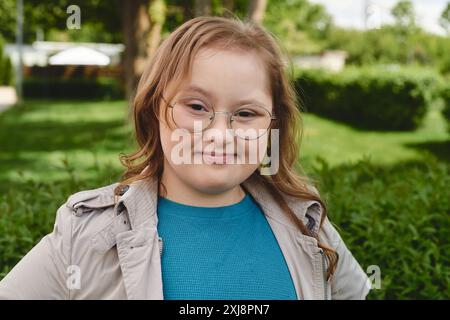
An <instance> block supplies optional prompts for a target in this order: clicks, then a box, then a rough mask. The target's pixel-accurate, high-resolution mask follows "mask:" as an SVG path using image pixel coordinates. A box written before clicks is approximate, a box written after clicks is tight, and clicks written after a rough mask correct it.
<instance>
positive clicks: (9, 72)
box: [0, 37, 13, 86]
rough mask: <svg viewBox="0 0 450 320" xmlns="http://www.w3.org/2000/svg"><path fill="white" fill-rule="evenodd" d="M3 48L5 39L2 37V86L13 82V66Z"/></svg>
mask: <svg viewBox="0 0 450 320" xmlns="http://www.w3.org/2000/svg"><path fill="white" fill-rule="evenodd" d="M3 50H4V49H3V40H2V38H1V37H0V86H9V85H12V82H13V66H12V63H11V59H9V57H7V56H6V55H5V54H4V51H3Z"/></svg>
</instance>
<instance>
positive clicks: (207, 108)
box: [162, 96, 277, 140]
mask: <svg viewBox="0 0 450 320" xmlns="http://www.w3.org/2000/svg"><path fill="white" fill-rule="evenodd" d="M162 99H163V101H164V102H165V103H166V104H167V105H168V107H169V108H171V109H172V120H173V122H174V123H175V125H176V126H177V127H178V128H180V129H187V130H188V131H189V132H191V133H200V132H203V131H205V130H206V129H207V128H209V127H210V126H211V124H212V123H213V121H214V119H215V117H216V115H218V114H223V115H226V116H227V117H228V124H229V127H230V128H231V129H232V132H233V134H234V135H236V136H237V137H239V138H241V139H245V140H253V139H258V138H260V137H261V136H263V135H264V134H265V133H267V131H268V130H269V128H270V126H271V123H272V121H273V120H275V119H277V118H276V117H275V116H274V115H272V114H271V113H270V112H269V111H268V110H267V109H266V108H265V107H263V106H260V105H258V104H246V105H242V106H239V108H238V109H237V110H235V111H233V112H228V111H215V110H214V108H213V106H212V105H209V104H207V103H206V102H204V101H203V100H202V99H201V98H198V97H195V96H184V97H180V98H178V99H176V100H175V101H174V102H173V103H168V102H167V101H166V100H165V99H164V97H162Z"/></svg>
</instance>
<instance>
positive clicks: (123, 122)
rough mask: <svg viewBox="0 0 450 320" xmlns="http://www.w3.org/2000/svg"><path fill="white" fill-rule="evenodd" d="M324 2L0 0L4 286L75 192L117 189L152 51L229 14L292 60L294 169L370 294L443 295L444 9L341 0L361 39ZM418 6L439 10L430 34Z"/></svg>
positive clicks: (446, 277)
mask: <svg viewBox="0 0 450 320" xmlns="http://www.w3.org/2000/svg"><path fill="white" fill-rule="evenodd" d="M319 2H321V3H319ZM326 2H327V1H325V0H323V1H314V2H313V1H306V0H286V1H275V0H210V1H209V0H191V1H180V0H131V1H126V0H117V1H101V0H80V1H76V0H70V1H63V0H52V1H50V0H2V1H1V2H0V32H1V38H0V279H1V278H2V277H4V276H5V275H6V273H7V272H8V271H9V270H10V269H11V268H12V267H13V266H14V265H15V264H16V263H17V262H18V261H19V260H20V259H21V258H22V257H23V255H24V254H25V253H26V252H27V251H28V250H30V249H31V248H32V247H33V246H34V245H35V244H36V243H37V242H38V241H39V240H40V239H41V238H42V237H43V236H44V235H45V234H47V233H49V232H51V231H52V229H53V223H54V219H55V214H56V210H57V208H58V207H59V206H60V205H61V204H63V203H64V202H65V201H66V199H67V197H68V196H69V195H70V194H72V193H75V192H77V191H80V190H84V189H91V188H97V187H99V186H103V185H107V184H110V183H113V182H116V181H117V179H119V177H120V175H121V173H122V172H123V170H124V168H123V167H122V166H121V164H120V162H119V159H118V157H119V154H120V153H128V152H131V151H133V150H134V149H135V143H134V141H133V138H132V125H131V123H130V121H129V120H128V112H129V111H128V110H129V102H128V101H129V99H130V97H131V96H132V91H133V88H134V87H135V85H136V81H137V80H138V79H139V76H140V73H141V72H142V68H143V65H144V64H145V61H146V60H147V59H148V57H149V56H151V55H152V54H153V53H154V50H155V49H156V47H157V45H158V44H159V43H160V42H161V41H162V40H163V39H164V38H165V37H167V35H168V34H169V33H170V32H171V31H172V30H174V29H175V28H176V27H177V26H179V25H180V24H182V23H183V22H184V21H186V20H188V19H190V18H192V17H195V16H200V15H225V16H231V15H233V16H236V17H239V18H242V19H252V20H254V21H255V22H257V23H261V24H262V25H263V26H264V27H265V28H267V29H268V30H269V31H271V32H272V33H273V34H274V35H275V36H276V37H277V38H278V39H279V42H280V44H281V46H282V47H283V50H284V51H285V54H286V61H288V62H290V63H289V64H288V65H289V68H287V72H288V74H289V76H290V77H291V79H292V81H294V82H295V85H296V88H297V92H298V96H299V101H300V102H301V104H300V105H299V107H300V108H301V110H302V111H303V122H304V134H303V140H302V148H301V154H300V164H301V165H302V166H303V168H304V169H305V171H306V172H307V173H308V174H309V175H310V176H311V178H312V179H314V181H316V183H317V185H318V187H319V189H320V191H321V194H322V196H323V197H324V199H325V201H326V204H327V207H328V211H329V216H330V218H331V220H332V221H333V222H334V223H335V224H336V225H337V226H338V227H339V231H340V233H341V235H342V237H343V239H344V241H345V242H346V244H347V246H348V247H349V248H350V250H351V251H352V253H353V254H354V256H355V257H356V258H357V260H358V261H359V262H360V264H361V266H362V267H363V269H364V270H366V269H367V268H368V267H369V266H371V265H377V266H379V267H380V271H381V287H380V288H379V289H376V290H372V292H371V293H370V294H369V296H368V298H369V299H448V298H449V297H450V261H449V260H450V247H449V238H450V234H449V230H450V220H449V214H450V200H449V199H450V197H449V195H450V192H449V190H450V177H449V161H450V136H449V121H450V82H449V80H450V2H447V1H445V0H433V1H426V0H423V1H420V0H417V1H413V2H411V1H395V0H392V1H391V0H384V1H368V0H353V1H350V0H342V1H339V3H342V6H343V7H342V8H344V9H343V10H345V6H348V5H349V2H352V3H353V7H354V4H355V3H356V6H357V7H358V8H360V9H358V10H360V11H359V12H360V19H361V22H362V24H363V27H362V28H354V27H353V28H352V27H348V26H342V25H340V24H338V23H336V21H335V18H334V16H333V12H332V10H331V11H330V10H329V9H328V10H327V7H326V6H324V5H323V3H326ZM328 2H330V1H328ZM335 2H338V1H335ZM380 3H383V5H380ZM418 3H420V5H421V6H422V7H423V6H426V3H428V4H431V3H434V4H436V3H439V5H440V7H441V8H442V11H441V13H440V14H439V16H437V17H436V18H435V20H436V21H435V25H436V26H438V27H437V29H435V30H439V32H435V31H433V32H432V31H430V30H428V29H427V28H424V27H423V25H422V24H421V20H420V19H419V17H420V15H421V14H422V17H423V14H426V13H424V12H418V9H417V7H416V6H417V4H418ZM71 5H76V6H78V7H77V8H79V10H80V13H81V15H80V19H79V21H77V19H76V17H75V18H74V16H73V15H72V14H73V13H76V10H77V8H75V9H74V8H73V7H71V9H69V10H68V8H69V6H71ZM334 6H335V7H337V5H336V3H334ZM419 11H420V10H419ZM383 15H384V16H389V19H387V20H383V19H380V17H381V16H383ZM18 17H19V18H18ZM20 17H22V18H23V23H20V22H21V21H22V19H20ZM428 18H429V17H428ZM428 20H429V19H428ZM77 22H79V23H80V25H79V26H78V27H77ZM20 25H22V26H21V27H20ZM74 49H75V50H74ZM77 50H78V51H77ZM80 50H81V51H80ZM83 50H84V51H83ZM83 53H85V56H84V55H83ZM90 56H92V57H91V58H92V60H91V61H89V57H90ZM84 58H86V59H84ZM71 59H72V60H71ZM74 61H75V62H74ZM93 61H94V62H93ZM298 143H300V142H298Z"/></svg>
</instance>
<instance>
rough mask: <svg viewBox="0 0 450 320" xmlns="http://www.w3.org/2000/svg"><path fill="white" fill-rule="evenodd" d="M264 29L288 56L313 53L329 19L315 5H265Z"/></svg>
mask: <svg viewBox="0 0 450 320" xmlns="http://www.w3.org/2000/svg"><path fill="white" fill-rule="evenodd" d="M264 26H265V27H267V29H269V30H270V31H271V32H272V33H274V34H275V35H276V36H277V37H278V38H279V39H280V42H281V44H282V45H283V46H284V47H285V48H286V50H287V51H288V52H289V53H290V54H302V53H316V52H320V51H321V50H322V49H323V44H324V39H326V38H327V35H328V33H329V31H330V28H331V27H332V20H331V17H330V15H329V14H328V13H327V12H326V11H325V8H324V7H323V6H322V5H319V4H312V3H310V2H309V1H306V0H289V1H274V0H272V1H269V2H268V5H267V11H266V14H265V16H264Z"/></svg>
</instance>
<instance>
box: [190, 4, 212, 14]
mask: <svg viewBox="0 0 450 320" xmlns="http://www.w3.org/2000/svg"><path fill="white" fill-rule="evenodd" d="M210 14H211V1H210V0H195V4H194V15H195V16H196V17H199V16H208V15H210Z"/></svg>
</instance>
